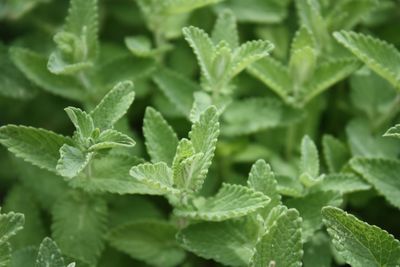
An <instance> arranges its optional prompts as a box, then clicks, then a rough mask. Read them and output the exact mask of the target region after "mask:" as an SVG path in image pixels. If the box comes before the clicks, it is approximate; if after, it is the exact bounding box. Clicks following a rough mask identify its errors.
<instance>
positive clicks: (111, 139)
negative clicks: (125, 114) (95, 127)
mask: <svg viewBox="0 0 400 267" xmlns="http://www.w3.org/2000/svg"><path fill="white" fill-rule="evenodd" d="M133 146H135V141H134V140H133V139H132V138H131V137H129V136H128V135H126V134H123V133H121V132H118V131H116V130H114V129H107V130H105V131H102V132H101V133H100V135H99V137H98V138H97V139H96V144H94V145H92V146H91V147H89V151H95V150H101V149H110V148H115V147H133Z"/></svg>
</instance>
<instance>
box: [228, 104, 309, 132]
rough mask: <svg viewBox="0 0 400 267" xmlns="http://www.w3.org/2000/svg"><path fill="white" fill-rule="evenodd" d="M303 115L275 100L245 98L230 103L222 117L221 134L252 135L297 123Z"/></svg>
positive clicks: (299, 111) (297, 110)
mask: <svg viewBox="0 0 400 267" xmlns="http://www.w3.org/2000/svg"><path fill="white" fill-rule="evenodd" d="M303 116H304V114H303V113H302V111H301V110H299V109H294V108H292V107H290V106H287V105H284V104H283V103H282V102H281V101H279V100H278V99H275V98H267V97H263V98H261V97H257V98H247V99H244V100H241V101H234V102H233V103H231V104H230V105H229V106H228V107H227V108H226V110H225V111H224V113H223V115H222V119H223V120H224V121H225V123H224V124H222V127H221V132H222V134H224V135H227V136H237V135H244V134H252V133H256V132H260V131H262V130H265V129H270V128H275V127H278V126H286V125H290V124H292V123H295V122H297V121H299V120H300V119H301V118H303Z"/></svg>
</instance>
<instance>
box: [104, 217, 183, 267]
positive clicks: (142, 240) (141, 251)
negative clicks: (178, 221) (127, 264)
mask: <svg viewBox="0 0 400 267" xmlns="http://www.w3.org/2000/svg"><path fill="white" fill-rule="evenodd" d="M176 232H177V230H176V228H175V227H174V226H172V225H171V224H170V223H168V222H164V221H156V220H148V221H137V222H132V223H129V224H125V225H122V226H119V227H117V228H115V229H113V230H111V232H110V234H109V236H108V239H109V240H110V243H111V245H112V246H113V247H115V248H117V249H118V250H120V251H122V252H125V253H127V254H129V255H130V256H131V257H132V258H134V259H139V260H142V261H144V262H146V263H148V264H150V265H153V266H157V267H173V266H177V265H178V264H180V263H181V262H182V261H183V259H184V257H185V252H184V251H183V250H182V249H181V248H180V247H179V245H178V243H177V242H176V240H175V234H176Z"/></svg>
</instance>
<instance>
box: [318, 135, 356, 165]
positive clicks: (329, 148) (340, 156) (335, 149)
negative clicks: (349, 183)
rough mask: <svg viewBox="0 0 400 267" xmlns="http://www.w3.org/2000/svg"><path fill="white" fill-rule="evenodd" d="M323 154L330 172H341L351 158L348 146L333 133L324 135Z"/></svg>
mask: <svg viewBox="0 0 400 267" xmlns="http://www.w3.org/2000/svg"><path fill="white" fill-rule="evenodd" d="M322 148H323V155H324V158H325V162H326V165H327V166H328V169H329V172H339V171H340V170H341V169H342V168H343V166H344V165H345V164H346V162H347V161H348V160H349V159H350V152H349V150H348V148H347V147H346V146H345V144H343V143H342V142H341V141H339V140H338V139H336V138H335V137H333V136H331V135H324V136H323V137H322Z"/></svg>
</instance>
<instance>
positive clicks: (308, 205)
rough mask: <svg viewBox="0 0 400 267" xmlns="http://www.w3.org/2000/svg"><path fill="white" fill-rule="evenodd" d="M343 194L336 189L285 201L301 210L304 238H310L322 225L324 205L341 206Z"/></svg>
mask: <svg viewBox="0 0 400 267" xmlns="http://www.w3.org/2000/svg"><path fill="white" fill-rule="evenodd" d="M341 203H342V198H341V195H340V194H339V193H338V192H334V191H326V192H323V191H319V192H315V193H310V194H308V195H306V196H304V197H301V198H292V199H289V200H287V201H286V202H285V204H286V206H288V207H289V208H295V209H296V210H298V211H299V213H300V216H301V218H302V219H303V222H302V230H303V231H302V238H303V240H308V239H309V238H310V237H311V236H312V235H313V234H314V232H315V231H316V230H318V229H320V228H321V226H322V217H321V209H322V207H324V206H328V205H331V206H339V205H340V204H341Z"/></svg>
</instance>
